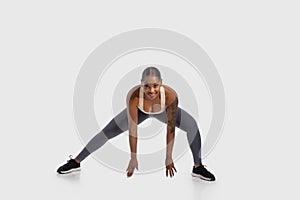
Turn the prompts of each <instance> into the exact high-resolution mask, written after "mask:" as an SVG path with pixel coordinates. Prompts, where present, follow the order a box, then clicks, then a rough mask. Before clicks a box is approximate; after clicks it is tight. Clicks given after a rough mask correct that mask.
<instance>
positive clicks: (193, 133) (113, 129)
mask: <svg viewBox="0 0 300 200" xmlns="http://www.w3.org/2000/svg"><path fill="white" fill-rule="evenodd" d="M149 117H154V118H156V119H158V120H159V121H161V122H163V123H166V119H167V117H166V111H165V112H163V113H160V114H145V113H143V112H142V111H140V110H138V124H140V123H141V122H143V121H144V120H146V119H148V118H149ZM176 127H177V128H180V129H181V130H184V131H186V133H187V139H188V142H189V145H190V148H191V151H192V154H193V157H194V163H195V164H202V162H201V137H200V132H199V129H198V126H197V123H196V121H195V119H194V118H193V117H192V116H191V115H190V114H188V113H187V112H186V111H184V110H183V109H181V108H178V113H177V120H176ZM127 130H128V119H127V111H126V109H124V110H123V111H122V112H120V113H119V114H118V115H117V116H116V117H115V118H113V119H112V120H111V121H110V122H109V123H108V124H107V125H106V126H105V127H104V129H102V130H101V131H100V132H99V133H98V134H97V135H95V136H94V137H93V138H92V139H91V140H90V141H89V142H88V143H87V145H86V146H85V147H84V149H83V150H82V151H81V152H80V153H79V154H78V156H77V157H76V159H78V160H80V161H83V160H84V159H85V158H86V157H87V156H88V155H90V154H91V153H93V152H94V151H96V150H97V149H99V148H100V147H101V146H102V145H104V144H105V143H106V142H107V141H108V140H109V139H111V138H113V137H116V136H117V135H119V134H121V133H123V132H125V131H127Z"/></svg>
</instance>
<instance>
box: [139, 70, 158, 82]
mask: <svg viewBox="0 0 300 200" xmlns="http://www.w3.org/2000/svg"><path fill="white" fill-rule="evenodd" d="M146 76H156V77H158V78H159V80H161V76H160V72H159V70H158V69H157V68H156V67H147V68H146V69H145V70H144V71H143V74H142V80H141V81H144V80H145V77H146Z"/></svg>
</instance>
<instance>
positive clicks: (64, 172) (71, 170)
mask: <svg viewBox="0 0 300 200" xmlns="http://www.w3.org/2000/svg"><path fill="white" fill-rule="evenodd" d="M80 170H81V169H80V168H75V169H70V170H68V171H63V172H60V174H69V173H72V172H78V171H80Z"/></svg>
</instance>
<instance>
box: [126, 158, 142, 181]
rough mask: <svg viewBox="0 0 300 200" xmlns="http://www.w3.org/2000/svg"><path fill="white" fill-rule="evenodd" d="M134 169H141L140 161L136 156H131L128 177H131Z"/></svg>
mask: <svg viewBox="0 0 300 200" xmlns="http://www.w3.org/2000/svg"><path fill="white" fill-rule="evenodd" d="M134 169H137V170H139V168H138V161H137V159H136V158H131V159H130V161H129V164H128V167H127V170H126V172H127V177H131V176H132V174H133V172H134Z"/></svg>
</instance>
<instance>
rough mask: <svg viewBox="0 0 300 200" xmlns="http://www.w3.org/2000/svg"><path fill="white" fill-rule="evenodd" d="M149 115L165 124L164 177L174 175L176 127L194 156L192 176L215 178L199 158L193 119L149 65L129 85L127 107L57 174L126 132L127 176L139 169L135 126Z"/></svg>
mask: <svg viewBox="0 0 300 200" xmlns="http://www.w3.org/2000/svg"><path fill="white" fill-rule="evenodd" d="M149 117H154V118H156V119H158V120H160V121H161V122H163V123H166V124H167V149H166V160H165V164H166V176H170V177H173V176H174V174H175V172H177V171H176V168H175V166H174V163H173V160H172V150H173V144H174V136H175V127H178V128H180V129H182V130H184V131H186V133H187V138H188V141H189V144H190V149H191V151H192V154H193V158H194V166H193V169H192V176H194V177H199V178H201V179H203V180H207V181H214V180H215V177H214V175H213V174H212V173H210V172H209V171H208V170H207V169H206V168H205V167H204V166H203V165H202V161H201V138H200V132H199V129H198V126H197V123H196V121H195V120H194V118H193V117H192V116H191V115H190V114H188V113H187V112H186V111H184V110H183V109H181V108H179V107H178V97H177V94H176V92H175V91H174V90H173V89H172V88H170V87H168V86H166V85H162V79H161V75H160V72H159V70H158V69H157V68H155V67H148V68H146V69H145V70H144V71H143V74H142V80H141V85H138V86H135V87H134V88H132V89H131V90H130V91H129V92H128V95H127V109H124V110H123V111H122V112H121V113H119V114H118V115H117V116H116V117H115V118H114V119H112V120H111V121H110V122H109V123H108V125H107V126H106V127H105V128H104V129H103V130H102V131H101V132H100V133H98V134H97V135H96V136H94V137H93V138H92V139H91V140H90V141H89V142H88V144H87V145H86V146H85V148H84V149H83V150H82V151H81V152H80V153H79V154H78V156H77V157H76V158H75V159H72V158H71V159H70V160H69V161H68V162H67V163H66V164H64V165H62V166H61V167H59V168H58V170H57V172H58V173H59V174H66V173H70V172H73V171H79V170H80V163H81V162H82V161H83V160H84V159H85V158H86V157H87V156H88V155H90V154H91V153H93V152H94V151H96V150H97V149H98V148H100V147H101V146H102V145H104V144H105V142H107V141H108V140H109V139H111V138H113V137H115V136H117V135H119V134H121V133H122V132H124V131H126V130H128V131H129V144H130V150H131V159H130V161H129V164H128V168H127V177H131V176H132V174H133V172H134V170H135V169H138V161H137V157H136V155H137V152H136V150H137V139H138V135H137V127H138V124H140V123H141V122H143V121H144V120H145V119H147V118H149Z"/></svg>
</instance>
